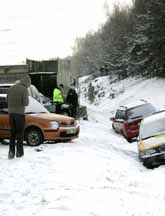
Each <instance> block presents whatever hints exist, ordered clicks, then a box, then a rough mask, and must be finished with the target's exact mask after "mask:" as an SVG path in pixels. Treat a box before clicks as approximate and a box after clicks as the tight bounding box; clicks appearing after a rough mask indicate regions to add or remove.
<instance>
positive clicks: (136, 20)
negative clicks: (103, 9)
mask: <svg viewBox="0 0 165 216" xmlns="http://www.w3.org/2000/svg"><path fill="white" fill-rule="evenodd" d="M72 61H73V62H74V67H75V70H77V71H78V72H79V75H80V77H81V76H84V75H89V74H90V75H93V76H94V77H97V76H100V75H110V76H112V75H115V76H117V77H118V79H119V80H121V79H124V78H127V77H129V76H132V77H134V76H146V77H155V76H160V77H165V1H164V0H147V1H146V0H133V4H132V6H131V7H130V8H128V7H124V8H121V7H120V6H118V5H115V6H114V10H113V12H112V13H111V14H110V13H108V11H107V20H106V22H105V24H104V25H103V26H101V28H100V29H99V30H98V31H97V32H89V33H88V34H87V35H86V36H85V37H83V38H77V39H76V40H75V46H74V54H73V56H72Z"/></svg>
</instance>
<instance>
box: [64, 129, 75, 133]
mask: <svg viewBox="0 0 165 216" xmlns="http://www.w3.org/2000/svg"><path fill="white" fill-rule="evenodd" d="M66 133H67V134H74V133H76V129H69V130H67V131H66Z"/></svg>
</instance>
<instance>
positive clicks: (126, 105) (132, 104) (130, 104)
mask: <svg viewBox="0 0 165 216" xmlns="http://www.w3.org/2000/svg"><path fill="white" fill-rule="evenodd" d="M146 103H148V102H147V101H145V100H139V101H135V102H132V103H128V104H124V105H120V109H130V108H133V107H137V106H140V105H143V104H146Z"/></svg>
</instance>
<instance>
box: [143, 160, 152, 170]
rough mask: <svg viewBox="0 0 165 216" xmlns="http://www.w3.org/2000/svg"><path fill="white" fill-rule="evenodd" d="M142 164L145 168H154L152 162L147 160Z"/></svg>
mask: <svg viewBox="0 0 165 216" xmlns="http://www.w3.org/2000/svg"><path fill="white" fill-rule="evenodd" d="M143 166H145V167H146V168H147V169H154V168H155V167H154V166H153V164H152V163H149V162H144V163H143Z"/></svg>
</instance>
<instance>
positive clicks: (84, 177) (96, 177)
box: [0, 121, 165, 216]
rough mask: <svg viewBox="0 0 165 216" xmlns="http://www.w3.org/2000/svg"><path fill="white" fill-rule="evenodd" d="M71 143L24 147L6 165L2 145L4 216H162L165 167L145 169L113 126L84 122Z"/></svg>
mask: <svg viewBox="0 0 165 216" xmlns="http://www.w3.org/2000/svg"><path fill="white" fill-rule="evenodd" d="M80 125H81V133H80V138H79V139H77V140H74V141H73V142H72V143H60V144H44V145H42V146H40V149H41V150H42V151H38V152H37V151H36V148H31V147H28V146H25V157H24V158H19V159H14V160H8V159H7V151H8V146H5V145H0V163H1V174H0V183H1V190H0V215H3V216H9V215H10V216H22V215H27V216H35V215H36V216H45V215H49V216H55V215H58V216H74V215H75V216H77V215H78V216H109V215H121V216H125V215H127V216H132V215H134V216H140V215H145V216H146V215H154V216H159V215H162V216H163V215H164V210H165V205H164V203H165V192H164V184H165V183H164V182H165V175H164V172H165V166H161V167H159V168H158V169H154V170H147V169H146V168H144V167H143V166H142V165H141V163H139V161H138V158H137V150H136V143H132V144H130V143H127V141H126V140H124V139H123V138H122V137H120V136H118V135H117V134H115V133H114V132H113V131H112V129H111V126H110V124H109V127H108V125H107V126H105V127H104V128H103V126H102V124H100V123H96V122H94V121H89V122H88V121H81V122H80Z"/></svg>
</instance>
